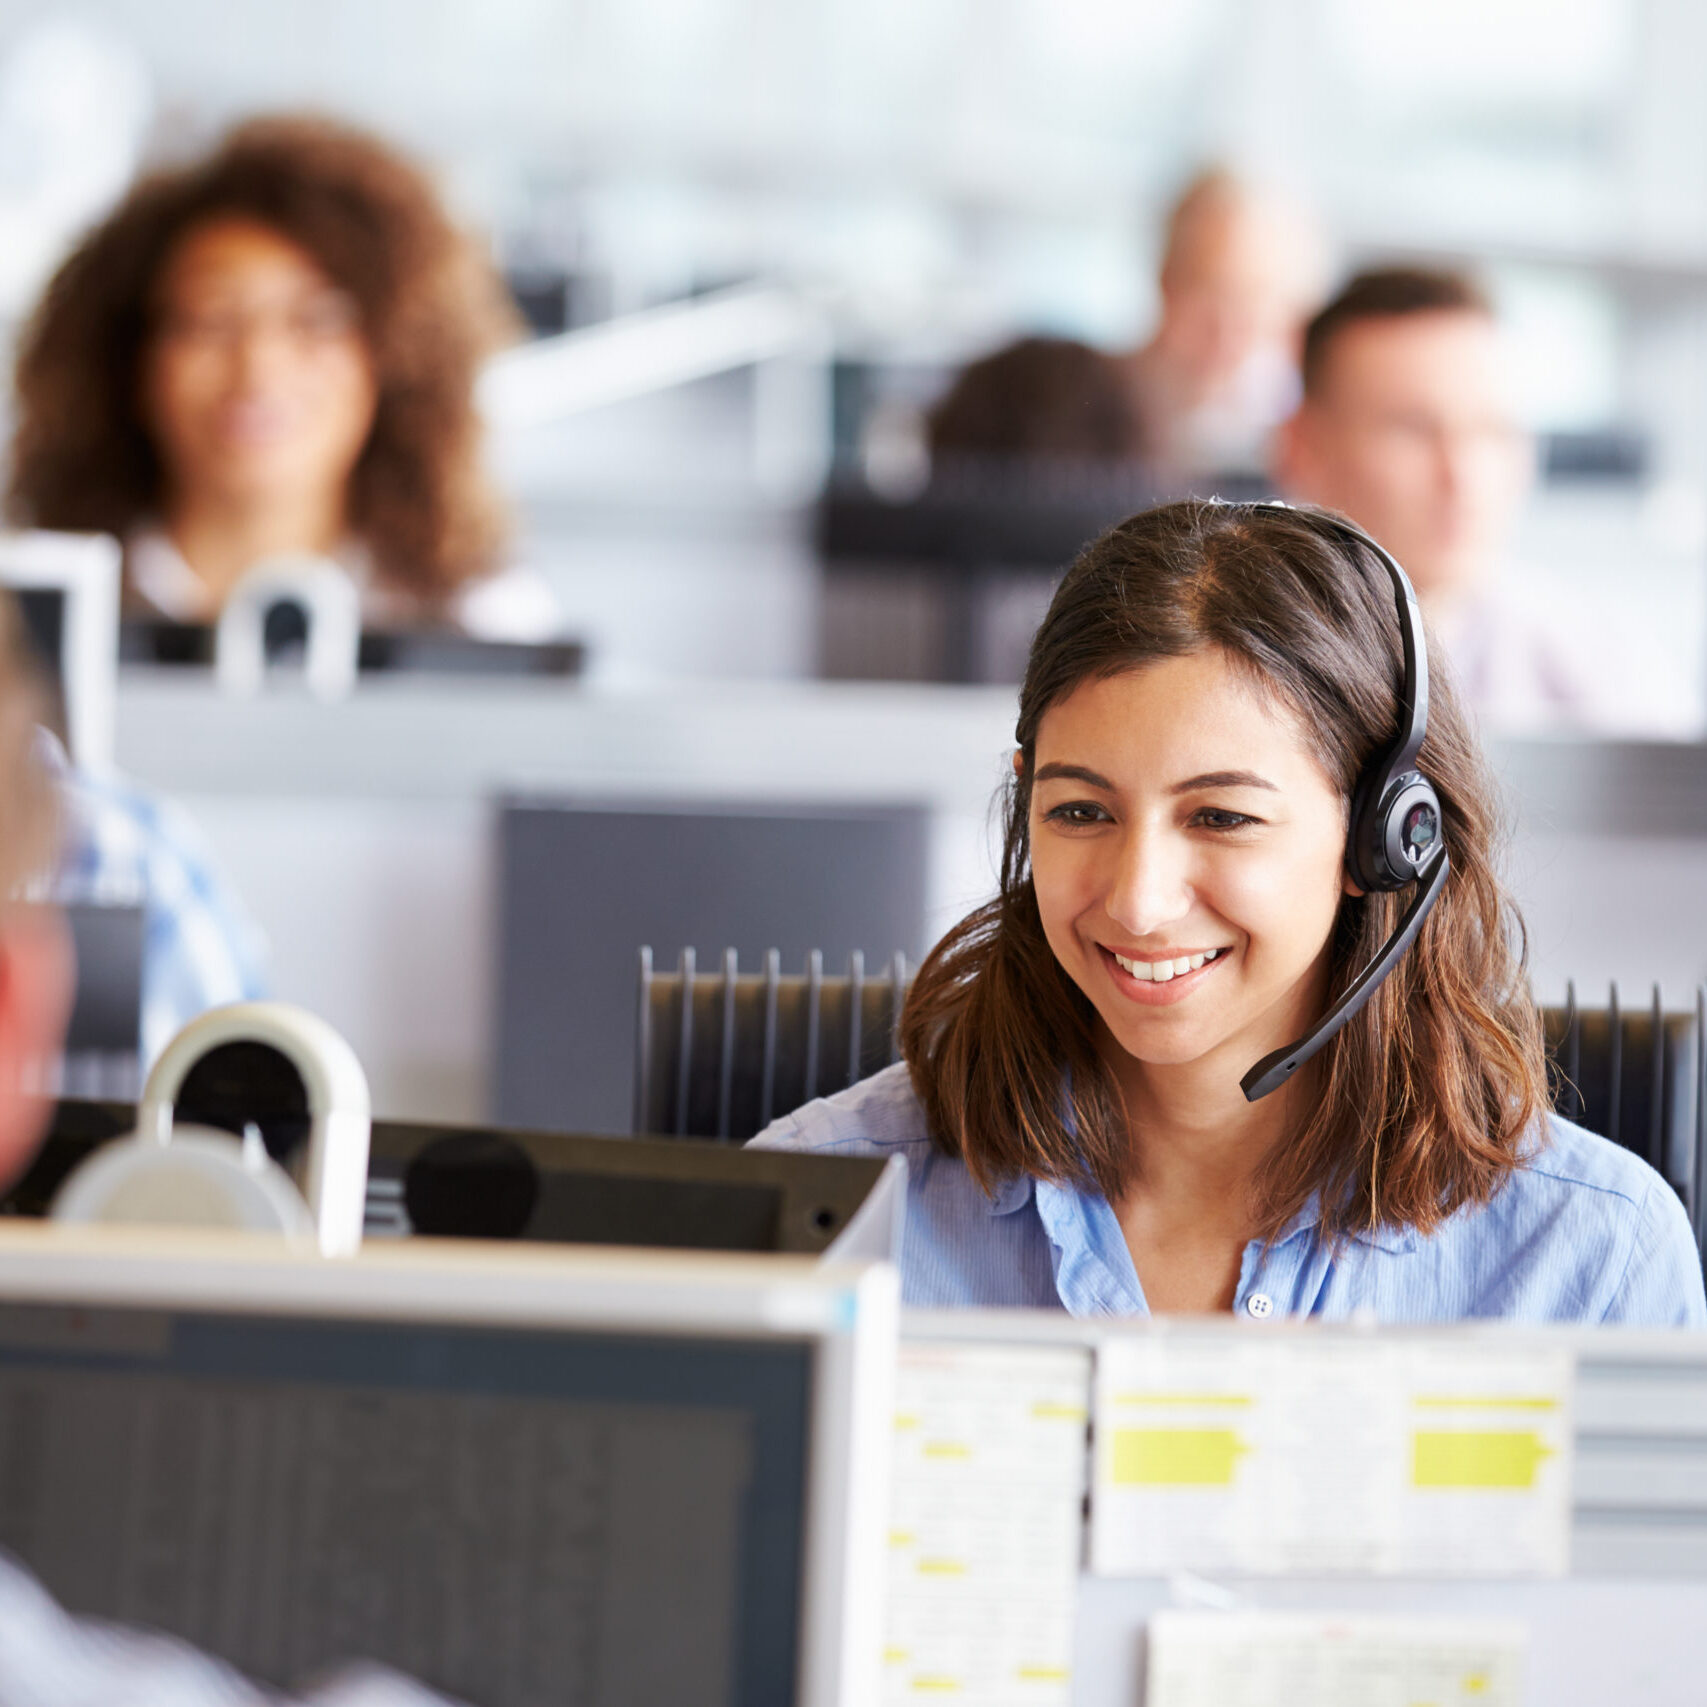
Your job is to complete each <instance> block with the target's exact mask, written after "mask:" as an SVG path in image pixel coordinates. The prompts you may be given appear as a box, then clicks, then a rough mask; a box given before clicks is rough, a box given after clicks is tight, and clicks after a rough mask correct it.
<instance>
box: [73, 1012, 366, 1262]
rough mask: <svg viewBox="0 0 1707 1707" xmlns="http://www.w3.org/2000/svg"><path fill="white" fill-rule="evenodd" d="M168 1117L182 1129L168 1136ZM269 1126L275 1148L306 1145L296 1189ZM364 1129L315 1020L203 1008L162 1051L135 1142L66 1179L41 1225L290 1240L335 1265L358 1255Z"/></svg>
mask: <svg viewBox="0 0 1707 1707" xmlns="http://www.w3.org/2000/svg"><path fill="white" fill-rule="evenodd" d="M180 1104H182V1105H183V1106H184V1108H185V1110H186V1112H187V1114H188V1115H189V1116H190V1117H191V1123H190V1124H185V1125H180V1124H177V1118H178V1109H179V1106H180ZM198 1116H199V1119H197V1118H196V1117H198ZM269 1125H270V1126H271V1127H272V1129H273V1132H274V1135H275V1136H276V1137H278V1138H279V1139H280V1140H281V1142H282V1141H283V1140H287V1139H289V1138H291V1137H292V1136H295V1135H297V1134H298V1133H300V1134H301V1135H302V1136H304V1137H306V1139H307V1145H306V1150H305V1153H304V1154H305V1160H304V1161H303V1163H302V1164H301V1166H300V1168H299V1169H298V1170H296V1172H297V1178H293V1177H292V1174H291V1173H290V1172H287V1171H286V1170H285V1169H284V1168H282V1167H281V1166H280V1165H279V1164H278V1163H277V1162H276V1161H274V1160H273V1159H272V1157H271V1156H270V1155H269V1154H268V1152H267V1145H266V1141H265V1138H264V1137H263V1132H264V1131H265V1130H266V1128H267V1127H268V1126H269ZM368 1129H369V1099H368V1086H367V1075H366V1074H365V1073H363V1071H362V1066H361V1062H360V1061H358V1060H357V1059H356V1054H355V1051H354V1050H353V1049H351V1047H350V1046H349V1044H348V1043H346V1042H345V1041H344V1039H343V1038H342V1037H340V1036H339V1035H338V1033H337V1032H336V1031H334V1030H333V1029H332V1027H331V1026H329V1025H328V1024H327V1023H326V1022H325V1021H324V1020H323V1019H320V1018H318V1017H317V1016H315V1015H314V1014H311V1013H308V1012H307V1011H306V1010H304V1009H302V1008H297V1007H291V1006H290V1005H288V1004H287V1003H284V1002H234V1003H232V1004H231V1005H229V1006H227V1007H222V1008H212V1009H210V1010H209V1011H208V1012H207V1013H204V1014H202V1015H200V1016H199V1017H198V1018H196V1019H193V1020H191V1021H190V1023H189V1024H188V1025H187V1026H185V1027H184V1029H183V1030H182V1031H180V1032H179V1033H178V1035H177V1036H176V1037H174V1038H173V1039H172V1041H171V1042H170V1043H169V1044H167V1046H166V1048H165V1050H164V1052H163V1053H162V1054H161V1056H160V1059H159V1060H158V1061H156V1062H155V1063H154V1066H153V1069H152V1070H151V1071H150V1073H149V1075H148V1082H147V1083H146V1084H145V1085H144V1086H143V1088H142V1101H141V1102H140V1103H139V1104H138V1105H137V1111H136V1131H135V1132H133V1133H132V1134H131V1135H130V1136H129V1137H128V1138H120V1139H118V1140H117V1141H116V1142H114V1143H111V1144H107V1145H104V1146H103V1147H102V1148H101V1149H99V1150H97V1151H96V1152H95V1154H94V1155H93V1156H91V1157H90V1158H89V1159H88V1160H87V1161H85V1162H84V1163H82V1165H81V1166H79V1167H78V1168H77V1169H76V1170H75V1171H74V1172H73V1173H72V1174H71V1176H70V1177H69V1178H68V1179H67V1180H66V1182H65V1184H64V1185H63V1186H61V1187H60V1190H59V1193H58V1195H57V1196H56V1197H55V1198H54V1202H53V1217H54V1219H55V1220H56V1221H80V1222H103V1223H132V1224H134V1223H138V1222H151V1223H154V1224H157V1225H165V1226H175V1227H185V1226H200V1227H231V1228H241V1229H245V1230H248V1231H252V1232H268V1233H285V1234H293V1235H297V1236H301V1237H312V1238H314V1239H315V1240H316V1241H317V1243H318V1244H319V1247H320V1250H321V1252H322V1253H323V1254H324V1255H326V1256H348V1255H350V1254H352V1253H353V1252H355V1251H357V1250H359V1249H360V1248H361V1242H362V1220H363V1216H364V1213H365V1209H366V1203H367V1158H368ZM236 1130H240V1131H241V1132H242V1134H243V1136H242V1137H236V1136H233V1132H234V1131H236ZM299 1181H300V1183H299Z"/></svg>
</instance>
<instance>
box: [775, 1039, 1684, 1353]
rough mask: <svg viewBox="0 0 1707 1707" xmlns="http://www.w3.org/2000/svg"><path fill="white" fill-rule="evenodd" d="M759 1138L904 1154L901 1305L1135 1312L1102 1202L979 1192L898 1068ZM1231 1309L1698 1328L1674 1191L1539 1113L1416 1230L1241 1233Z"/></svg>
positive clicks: (1043, 1191)
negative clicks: (1464, 1204)
mask: <svg viewBox="0 0 1707 1707" xmlns="http://www.w3.org/2000/svg"><path fill="white" fill-rule="evenodd" d="M753 1143H754V1144H755V1145H756V1146H759V1147H761V1148H764V1149H772V1150H813V1151H817V1152H819V1153H822V1154H825V1155H844V1156H896V1155H898V1156H903V1157H905V1158H906V1162H907V1170H908V1187H907V1230H906V1238H905V1243H904V1246H903V1250H902V1258H901V1279H902V1292H903V1297H904V1298H905V1300H906V1302H907V1303H909V1304H914V1305H922V1306H950V1307H952V1306H956V1305H961V1306H965V1305H987V1306H1000V1307H1006V1308H1021V1309H1025V1308H1032V1309H1052V1310H1063V1309H1064V1310H1067V1311H1069V1312H1071V1314H1073V1315H1075V1316H1143V1315H1148V1314H1149V1306H1148V1305H1147V1304H1146V1303H1145V1301H1144V1293H1143V1289H1142V1288H1141V1287H1140V1286H1139V1284H1138V1274H1137V1271H1136V1269H1134V1267H1133V1265H1132V1255H1131V1252H1130V1251H1129V1250H1128V1249H1127V1245H1126V1238H1125V1235H1124V1234H1123V1233H1122V1232H1121V1228H1120V1223H1119V1221H1118V1220H1117V1219H1116V1218H1115V1214H1114V1211H1113V1210H1112V1209H1111V1208H1110V1207H1109V1204H1108V1202H1107V1200H1106V1199H1105V1198H1104V1197H1103V1196H1102V1195H1101V1193H1099V1192H1096V1191H1083V1190H1077V1189H1074V1188H1073V1187H1070V1186H1062V1185H1055V1184H1051V1183H1050V1182H1049V1181H1047V1180H1033V1179H1031V1178H1029V1177H1022V1178H1019V1179H1014V1180H1009V1181H1008V1182H1007V1183H1006V1184H1004V1185H1003V1186H1002V1187H1001V1188H1000V1189H999V1190H998V1191H997V1192H996V1195H995V1196H994V1198H991V1197H987V1196H986V1195H985V1194H984V1192H983V1191H982V1190H980V1189H979V1187H978V1186H977V1184H976V1183H975V1182H974V1181H973V1179H972V1176H971V1175H970V1174H969V1173H968V1172H967V1171H966V1168H965V1165H964V1164H963V1163H962V1162H961V1161H959V1160H958V1158H956V1157H952V1156H945V1155H943V1154H942V1153H941V1152H940V1151H938V1150H937V1149H936V1148H935V1147H934V1146H933V1145H932V1143H931V1141H930V1136H929V1134H928V1132H927V1131H926V1127H925V1115H924V1109H923V1107H922V1106H921V1105H920V1103H919V1099H918V1097H917V1096H916V1095H915V1094H914V1092H913V1087H912V1083H911V1080H910V1079H909V1077H908V1074H907V1069H906V1067H905V1066H894V1067H890V1068H887V1069H886V1070H885V1071H883V1072H881V1073H878V1074H876V1075H875V1076H874V1077H872V1078H869V1079H866V1080H865V1081H864V1082H863V1083H861V1084H858V1085H855V1086H853V1087H852V1088H851V1089H849V1090H846V1091H842V1092H840V1093H839V1094H838V1095H836V1096H833V1097H829V1098H827V1099H825V1100H823V1101H819V1102H812V1103H808V1104H807V1105H806V1106H805V1107H804V1108H801V1109H797V1110H796V1111H795V1112H794V1113H793V1114H790V1115H788V1116H786V1117H785V1118H784V1119H782V1120H779V1121H777V1122H776V1123H775V1124H774V1125H772V1126H770V1127H767V1128H766V1130H765V1131H763V1132H761V1133H760V1134H759V1136H758V1137H757V1138H755V1139H754V1140H753ZM1233 1308H1234V1310H1235V1311H1237V1312H1239V1313H1241V1314H1250V1315H1253V1316H1268V1315H1273V1316H1282V1315H1287V1316H1323V1317H1330V1318H1332V1317H1347V1316H1350V1315H1352V1314H1353V1313H1354V1312H1371V1313H1373V1314H1374V1316H1375V1317H1376V1318H1377V1319H1378V1320H1380V1321H1384V1322H1439V1321H1457V1320H1462V1319H1465V1318H1469V1317H1503V1318H1505V1319H1507V1320H1512V1321H1522V1322H1620V1323H1628V1324H1631V1325H1635V1326H1643V1327H1697V1328H1698V1327H1707V1296H1704V1294H1703V1288H1702V1273H1701V1260H1700V1257H1699V1255H1698V1253H1697V1251H1696V1248H1695V1242H1694V1238H1693V1235H1692V1233H1691V1231H1690V1227H1689V1220H1688V1217H1687V1216H1686V1215H1685V1214H1684V1211H1683V1205H1682V1204H1681V1203H1680V1202H1679V1201H1678V1198H1677V1193H1676V1192H1675V1191H1673V1190H1672V1188H1671V1187H1670V1186H1669V1185H1667V1184H1666V1182H1665V1181H1664V1180H1663V1179H1661V1178H1660V1176H1659V1175H1658V1174H1657V1173H1655V1172H1654V1170H1653V1169H1652V1168H1650V1167H1649V1166H1648V1165H1647V1163H1646V1162H1644V1161H1642V1160H1641V1159H1640V1158H1639V1157H1636V1156H1633V1155H1631V1154H1630V1153H1629V1152H1628V1151H1626V1150H1621V1149H1619V1148H1618V1146H1617V1145H1616V1144H1612V1143H1610V1142H1609V1141H1608V1140H1606V1139H1604V1138H1599V1137H1596V1136H1595V1135H1594V1134H1593V1133H1592V1132H1585V1131H1584V1130H1583V1129H1582V1128H1581V1127H1580V1126H1573V1125H1572V1124H1571V1123H1570V1122H1569V1121H1566V1120H1560V1119H1559V1118H1558V1117H1557V1116H1554V1115H1549V1116H1548V1118H1547V1130H1546V1137H1545V1142H1544V1143H1541V1144H1539V1145H1537V1146H1536V1150H1535V1154H1534V1155H1533V1156H1532V1158H1531V1159H1530V1160H1529V1161H1528V1163H1527V1164H1526V1165H1525V1166H1524V1167H1522V1168H1520V1169H1518V1170H1517V1171H1516V1172H1514V1173H1513V1174H1512V1175H1511V1176H1510V1177H1509V1178H1508V1179H1507V1180H1506V1182H1505V1184H1504V1185H1503V1186H1502V1187H1501V1188H1500V1189H1499V1191H1498V1192H1496V1193H1495V1195H1494V1198H1493V1200H1492V1201H1491V1202H1489V1203H1486V1204H1482V1205H1479V1206H1473V1207H1471V1208H1468V1209H1464V1210H1461V1211H1460V1212H1459V1213H1458V1214H1456V1215H1454V1216H1453V1217H1452V1218H1451V1219H1450V1220H1448V1221H1447V1222H1446V1223H1445V1224H1444V1225H1443V1226H1442V1227H1440V1228H1439V1229H1438V1230H1437V1231H1436V1232H1434V1233H1433V1234H1431V1235H1429V1236H1428V1237H1426V1238H1425V1237H1424V1236H1423V1235H1421V1234H1419V1233H1417V1232H1415V1231H1414V1230H1412V1229H1408V1228H1407V1229H1404V1230H1400V1231H1392V1230H1386V1229H1383V1230H1380V1231H1377V1232H1373V1233H1354V1234H1351V1235H1349V1236H1348V1237H1346V1238H1344V1239H1342V1240H1341V1241H1339V1242H1338V1244H1337V1246H1336V1244H1335V1243H1334V1242H1332V1241H1330V1240H1327V1239H1324V1238H1323V1237H1321V1236H1320V1231H1319V1228H1318V1226H1317V1221H1316V1216H1315V1213H1314V1211H1313V1210H1306V1211H1304V1212H1303V1213H1301V1214H1300V1215H1299V1216H1297V1217H1296V1218H1295V1219H1294V1221H1293V1222H1292V1223H1291V1225H1289V1226H1288V1227H1286V1228H1285V1229H1284V1230H1283V1231H1282V1232H1281V1233H1279V1234H1278V1235H1277V1236H1276V1237H1275V1239H1274V1240H1273V1241H1272V1242H1271V1243H1269V1244H1267V1245H1264V1244H1262V1243H1260V1242H1254V1243H1252V1244H1250V1245H1247V1246H1246V1247H1245V1253H1244V1260H1243V1262H1242V1263H1241V1265H1240V1271H1239V1286H1238V1291H1237V1294H1236V1295H1235V1298H1234V1302H1233Z"/></svg>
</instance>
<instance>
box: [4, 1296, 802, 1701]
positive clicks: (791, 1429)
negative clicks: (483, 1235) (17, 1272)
mask: <svg viewBox="0 0 1707 1707" xmlns="http://www.w3.org/2000/svg"><path fill="white" fill-rule="evenodd" d="M814 1355H815V1351H814V1347H813V1345H812V1344H811V1343H809V1342H804V1341H794V1340H776V1339H768V1340H755V1339H720V1338H691V1339H690V1338H675V1337H665V1336H662V1335H650V1334H630V1333H587V1332H575V1331H562V1330H549V1331H547V1330H533V1329H512V1328H504V1329H494V1328H490V1327H480V1328H474V1327H460V1326H446V1325H444V1324H440V1323H420V1322H410V1321H387V1322H383V1323H375V1322H363V1321H356V1320H330V1321H328V1320H325V1319H314V1320H310V1319H299V1318H292V1317H270V1316H259V1317H258V1316H253V1315H221V1314H215V1313H204V1312H200V1311H161V1310H144V1309H106V1308H96V1309H91V1308H81V1307H79V1308H65V1307H60V1306H42V1305H5V1306H0V1547H4V1548H5V1549H7V1550H8V1551H10V1552H11V1553H13V1554H14V1555H15V1556H17V1557H18V1558H20V1559H21V1560H23V1561H24V1562H25V1563H26V1564H27V1565H28V1566H29V1567H30V1568H31V1569H33V1570H34V1571H35V1572H36V1573H37V1574H38V1575H39V1576H40V1577H41V1578H42V1580H43V1581H44V1582H45V1584H46V1585H47V1587H48V1588H49V1589H50V1590H51V1591H52V1592H53V1593H54V1594H55V1595H56V1596H58V1598H59V1599H60V1600H61V1601H62V1602H63V1603H64V1604H65V1605H66V1606H67V1607H69V1608H70V1609H71V1610H72V1611H74V1612H78V1613H83V1614H91V1615H96V1616H99V1617H102V1618H109V1619H117V1620H121V1621H123V1622H124V1623H126V1624H132V1625H142V1626H148V1627H152V1628H156V1629H161V1630H165V1631H169V1632H171V1633H173V1634H175V1635H179V1636H182V1637H184V1638H187V1639H188V1640H189V1641H191V1642H193V1643H195V1644H196V1645H198V1646H199V1647H201V1648H204V1649H206V1650H207V1651H209V1652H211V1653H214V1654H217V1655H219V1656H220V1657H222V1658H224V1659H227V1660H229V1661H230V1662H232V1663H233V1664H234V1665H236V1666H238V1667H239V1668H240V1669H241V1670H243V1671H244V1672H246V1673H248V1674H250V1675H251V1676H253V1677H255V1678H256V1679H258V1680H260V1681H262V1682H264V1683H267V1684H272V1685H276V1686H280V1687H286V1688H299V1687H302V1686H304V1685H306V1684H308V1683H311V1682H312V1681H313V1680H314V1679H315V1678H317V1677H320V1678H323V1677H324V1676H325V1675H326V1673H327V1671H328V1669H329V1668H332V1667H335V1666H337V1665H338V1664H340V1663H342V1662H346V1661H351V1660H361V1659H368V1660H376V1661H379V1662H382V1663H384V1664H386V1665H389V1666H393V1667H395V1668H397V1669H398V1670H400V1671H403V1672H405V1673H408V1674H409V1675H411V1676H413V1677H415V1678H418V1679H420V1680H421V1681H422V1682H424V1683H426V1684H427V1685H429V1686H431V1687H433V1688H436V1689H439V1690H442V1691H444V1692H446V1693H448V1694H451V1695H454V1696H457V1697H460V1698H461V1699H463V1700H465V1701H467V1702H470V1703H473V1704H475V1707H534V1704H536V1703H537V1704H540V1707H544V1704H545V1703H552V1704H553V1707H557V1704H563V1703H574V1704H576V1707H642V1704H651V1703H656V1702H661V1701H668V1702H671V1703H673V1704H677V1707H694V1704H703V1707H724V1704H728V1707H734V1704H736V1703H740V1704H743V1707H744V1704H748V1703H777V1704H783V1703H788V1702H791V1701H792V1700H793V1699H794V1696H795V1678H796V1671H797V1654H798V1647H799V1639H800V1637H799V1630H800V1616H801V1582H802V1567H803V1562H804V1553H803V1546H804V1534H805V1527H806V1507H807V1497H808V1495H807V1488H808V1484H807V1476H808V1462H807V1457H808V1453H807V1448H808V1440H809V1428H810V1415H811V1395H812V1378H813V1361H814Z"/></svg>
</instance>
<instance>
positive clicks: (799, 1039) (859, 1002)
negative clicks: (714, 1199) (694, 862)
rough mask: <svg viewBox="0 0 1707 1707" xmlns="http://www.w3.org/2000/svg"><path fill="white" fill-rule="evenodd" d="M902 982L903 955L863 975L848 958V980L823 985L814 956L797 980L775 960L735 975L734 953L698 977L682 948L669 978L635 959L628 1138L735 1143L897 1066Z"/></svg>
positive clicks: (647, 955) (648, 960) (644, 953)
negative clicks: (635, 1018) (635, 1005)
mask: <svg viewBox="0 0 1707 1707" xmlns="http://www.w3.org/2000/svg"><path fill="white" fill-rule="evenodd" d="M908 983H909V974H908V970H907V960H906V956H905V955H902V954H896V955H895V956H894V957H893V958H892V959H891V960H890V962H889V965H888V966H887V967H886V968H885V969H884V971H883V972H881V973H879V974H877V975H875V976H868V975H867V973H866V970H865V958H864V956H863V955H862V954H860V953H859V952H858V951H857V950H856V951H855V952H854V953H853V954H851V955H849V957H848V969H847V971H846V972H844V973H841V974H831V975H829V976H826V975H825V973H824V956H823V953H822V951H821V950H818V949H814V950H812V952H811V953H810V954H809V955H808V956H807V957H806V970H805V972H804V973H790V974H787V975H785V974H784V973H783V971H782V965H781V957H780V955H778V953H777V951H776V950H775V949H772V950H771V951H770V952H769V953H768V954H767V955H766V956H765V962H764V970H763V971H762V972H742V971H741V970H740V968H739V965H738V964H737V960H736V955H735V951H734V949H732V948H731V949H725V950H724V953H723V964H722V966H721V967H720V968H719V969H718V970H717V971H715V972H701V971H699V970H698V969H697V967H696V965H695V956H694V951H693V950H692V949H691V948H689V949H683V950H682V954H681V959H680V962H679V964H678V968H677V970H676V971H675V972H666V973H658V972H654V971H653V970H652V951H651V949H649V948H643V949H641V951H640V1005H639V1015H638V1022H639V1024H638V1036H637V1043H636V1048H635V1054H634V1130H635V1132H637V1133H652V1134H660V1133H661V1134H667V1135H669V1136H672V1137H677V1138H718V1139H722V1140H724V1141H725V1142H727V1143H732V1144H739V1143H743V1142H745V1141H746V1140H747V1139H748V1138H751V1137H752V1136H753V1134H754V1133H755V1132H759V1131H762V1130H763V1129H764V1128H765V1127H767V1126H768V1125H770V1123H771V1121H772V1120H774V1119H775V1118H776V1117H777V1116H778V1115H782V1114H787V1113H788V1112H789V1111H790V1110H791V1109H795V1108H798V1107H800V1105H801V1104H802V1103H806V1102H810V1101H811V1100H812V1099H813V1098H814V1097H816V1096H822V1095H824V1094H825V1093H826V1092H829V1091H834V1090H840V1089H841V1088H842V1087H843V1086H845V1085H851V1084H854V1083H856V1082H857V1081H859V1080H860V1079H863V1078H865V1077H866V1076H867V1075H868V1074H871V1073H875V1072H877V1071H878V1070H879V1069H880V1068H883V1067H886V1066H888V1065H889V1064H890V1063H891V1062H892V1061H897V1060H899V1059H900V1047H899V1026H900V1019H901V1005H902V1003H903V1002H904V1001H905V999H906V994H907V985H908ZM684 991H685V992H688V993H689V994H690V997H691V999H689V1000H687V1001H684V1000H683V993H684Z"/></svg>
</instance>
